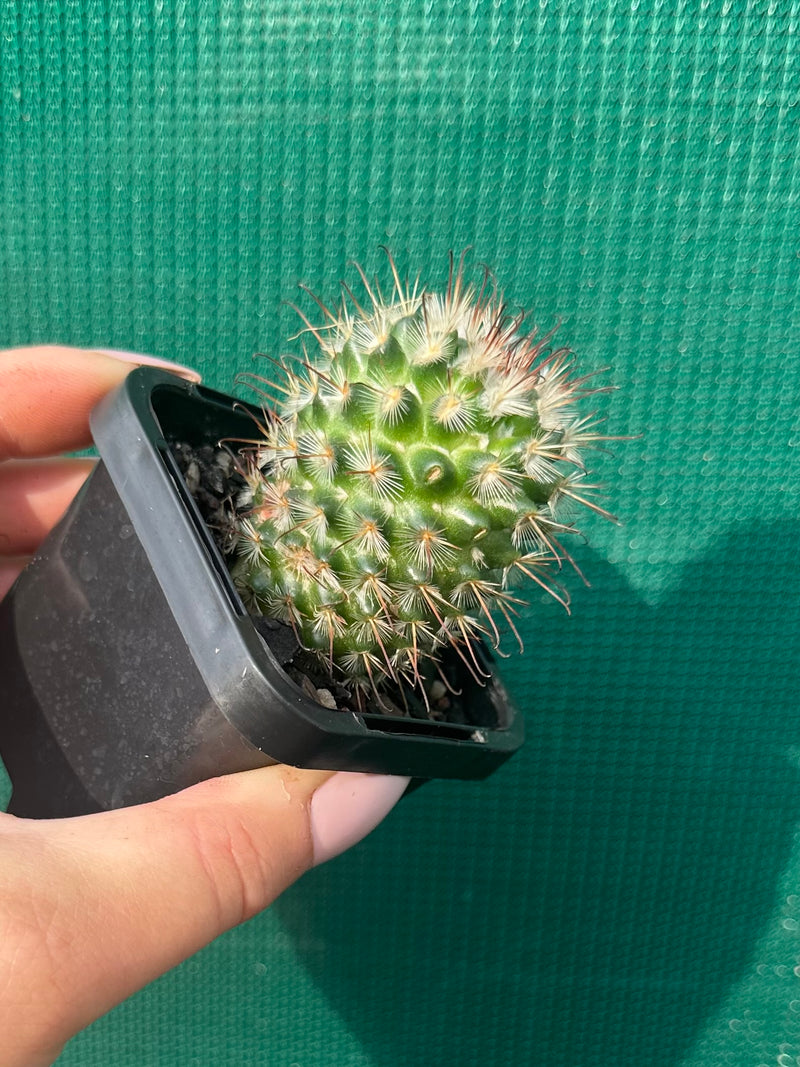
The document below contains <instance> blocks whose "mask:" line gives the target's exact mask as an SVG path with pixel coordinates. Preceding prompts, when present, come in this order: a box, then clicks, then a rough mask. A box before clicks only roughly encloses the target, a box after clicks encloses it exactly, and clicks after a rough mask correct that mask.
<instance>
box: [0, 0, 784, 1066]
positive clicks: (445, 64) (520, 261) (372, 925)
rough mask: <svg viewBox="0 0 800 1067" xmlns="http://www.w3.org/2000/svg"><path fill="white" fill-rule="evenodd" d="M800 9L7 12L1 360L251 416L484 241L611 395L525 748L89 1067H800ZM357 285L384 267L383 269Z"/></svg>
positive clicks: (433, 788)
mask: <svg viewBox="0 0 800 1067" xmlns="http://www.w3.org/2000/svg"><path fill="white" fill-rule="evenodd" d="M799 18H800V8H799V6H798V4H797V3H788V2H786V0H773V2H772V3H771V4H769V5H767V4H766V3H755V2H748V3H745V2H744V0H727V2H724V3H720V2H718V0H703V2H685V3H682V2H674V3H667V2H661V3H658V2H653V3H644V2H643V3H639V2H637V0H632V2H631V3H628V4H621V3H591V2H588V0H587V2H584V3H581V2H577V0H576V2H573V3H563V4H554V3H548V2H547V0H542V2H541V3H533V2H527V3H526V2H517V3H513V2H505V0H495V2H493V3H489V2H484V0H465V2H464V3H459V4H454V3H452V2H450V0H442V2H441V3H439V4H435V5H434V4H432V3H428V2H425V3H422V2H421V0H395V2H394V3H393V5H392V6H391V8H390V7H388V6H387V7H383V6H382V5H381V4H379V3H375V2H374V0H370V2H366V0H303V2H299V0H219V2H210V0H194V2H191V3H189V2H182V0H181V2H179V0H175V2H170V0H166V2H163V3H162V2H157V3H156V2H152V3H145V2H141V3H139V2H135V0H39V2H33V0H4V3H3V4H2V6H0V109H1V111H0V115H1V116H2V142H1V144H0V197H1V198H2V210H0V293H2V298H1V300H0V343H2V344H6V345H10V344H15V343H24V342H34V341H45V340H61V341H65V342H72V343H75V344H81V345H101V344H102V345H104V346H115V347H119V348H130V349H134V350H138V351H143V352H154V353H158V354H160V355H162V356H166V357H172V358H174V359H178V360H181V361H186V362H189V363H192V364H194V365H196V366H197V367H198V368H200V369H201V370H202V371H203V373H204V375H205V377H206V380H207V381H208V382H209V383H211V384H212V385H217V386H220V387H227V386H229V385H230V384H231V381H232V378H233V375H234V373H235V371H236V370H237V369H241V368H243V367H249V366H250V363H249V360H250V357H251V353H252V352H253V351H255V350H257V349H261V350H266V351H270V352H275V351H277V350H279V349H280V348H281V345H282V340H281V339H283V338H286V337H287V336H288V335H289V334H290V333H291V332H293V330H294V328H295V324H296V319H295V317H294V313H293V312H292V311H291V310H290V309H289V308H287V307H286V306H283V305H282V304H281V301H284V300H287V299H290V300H291V299H295V295H296V289H295V286H296V283H297V282H298V281H299V280H303V281H305V282H307V283H308V284H309V285H311V286H312V287H313V288H314V289H315V290H317V291H319V292H320V293H323V294H331V295H333V294H334V293H335V291H336V284H337V282H338V280H339V278H341V277H342V276H347V271H348V268H347V263H348V261H350V260H352V259H358V260H360V261H361V262H363V263H364V264H365V265H366V266H367V268H368V269H370V270H371V271H372V270H374V269H378V268H379V267H380V265H381V262H382V257H381V254H380V253H379V251H378V246H379V245H380V244H384V243H386V244H388V245H390V247H391V248H392V249H393V251H394V253H395V255H396V257H397V259H398V261H399V262H400V264H401V266H403V267H407V268H409V269H410V270H411V272H412V273H414V272H415V270H416V269H417V268H420V269H421V270H422V272H423V276H424V277H425V278H427V279H433V280H436V279H437V278H444V276H445V271H446V253H447V251H448V250H449V249H451V248H452V249H456V250H459V249H461V248H462V247H463V246H465V245H471V246H473V248H474V250H475V252H474V254H475V258H476V259H477V260H479V261H485V262H487V263H489V264H490V265H491V266H492V267H493V268H495V270H496V271H497V273H498V275H499V276H500V278H501V279H502V281H503V283H504V285H505V288H506V291H507V292H508V293H509V294H510V295H512V296H513V298H514V299H515V300H518V301H519V302H522V303H526V304H527V305H530V306H531V307H532V308H533V309H534V318H536V319H538V321H540V322H541V324H542V325H543V326H545V327H547V326H550V325H552V324H553V322H554V321H555V320H556V319H561V320H562V322H563V325H562V328H561V337H562V339H563V340H564V341H565V342H568V343H569V344H570V345H571V346H572V347H573V348H574V349H575V350H576V351H577V352H578V353H579V354H580V355H581V357H582V361H583V365H584V366H585V367H586V368H587V369H595V368H600V367H603V366H607V365H608V366H610V367H611V371H610V373H609V375H608V377H607V380H609V381H613V382H615V383H616V384H617V385H618V386H619V387H620V389H619V391H618V392H617V393H616V394H614V395H613V396H611V397H608V398H604V399H603V408H604V410H605V411H606V412H607V413H608V414H609V416H610V426H611V428H612V429H613V431H614V432H618V433H642V434H643V435H644V436H643V438H642V439H641V440H639V441H635V442H632V443H627V444H623V445H619V446H618V447H616V448H615V456H602V457H600V459H599V469H600V474H601V475H602V477H603V479H604V480H605V481H606V482H608V483H609V484H610V485H611V486H612V490H613V508H614V510H615V511H616V512H617V513H619V514H620V515H621V516H622V517H623V518H624V519H625V525H624V527H622V528H619V529H617V528H614V527H612V526H610V525H606V524H604V523H603V522H602V520H600V519H599V518H598V519H593V518H590V519H589V520H588V522H587V523H586V526H587V529H588V533H589V537H590V545H591V547H585V548H584V547H581V548H579V549H578V555H579V559H580V562H581V565H582V566H583V568H584V569H585V571H586V572H587V574H588V575H589V576H590V578H591V580H592V585H593V587H592V589H591V590H583V589H582V588H580V586H579V584H578V583H573V587H574V593H575V597H574V614H573V617H572V618H571V619H566V618H564V617H563V616H562V615H561V614H559V610H557V606H556V605H554V604H553V603H539V602H538V601H536V598H534V600H535V602H534V603H533V605H532V607H531V610H530V611H529V612H528V614H527V616H526V619H525V623H524V626H523V631H524V636H525V639H526V647H527V651H526V653H525V655H524V657H522V658H519V659H517V660H510V661H508V663H507V664H504V672H505V676H506V678H507V680H508V683H509V685H510V687H511V688H512V690H513V691H514V693H515V694H516V697H517V699H518V700H519V702H520V703H521V705H522V706H523V707H524V709H525V712H526V717H527V721H528V732H529V741H528V743H527V746H526V748H525V749H524V750H523V752H522V753H521V754H520V755H519V756H518V757H517V758H515V759H514V760H513V761H512V762H511V764H510V765H508V766H507V768H505V769H504V770H502V771H501V772H500V773H498V774H497V775H496V776H495V777H494V778H493V779H492V780H490V781H489V782H487V783H484V784H479V785H478V784H463V785H462V784H440V783H435V784H432V785H429V786H427V787H425V788H424V789H423V790H421V791H420V792H418V793H417V794H415V795H414V796H413V797H411V798H409V799H408V800H407V801H405V802H403V804H402V805H401V807H400V810H398V811H397V812H396V813H395V814H394V815H393V817H392V818H391V819H390V820H389V822H388V823H386V824H385V825H384V826H383V827H382V828H381V829H380V830H379V831H378V832H376V834H375V835H374V836H373V837H372V838H371V839H370V840H369V841H367V842H366V843H364V844H363V845H362V846H360V847H359V848H358V849H357V850H355V851H354V852H353V853H351V854H349V855H347V856H346V857H343V858H341V859H340V860H338V861H336V862H334V863H333V864H331V865H330V866H329V867H326V868H323V869H321V870H318V871H316V872H314V873H313V874H312V875H310V876H308V877H306V878H305V879H304V880H303V881H302V882H301V884H299V885H298V886H297V887H295V888H294V889H293V890H292V891H290V892H289V893H288V894H287V895H286V896H285V897H284V898H283V899H282V900H281V901H280V902H279V904H278V905H277V906H276V907H275V908H274V909H273V910H272V911H271V912H270V913H268V914H266V915H264V916H262V917H260V918H258V919H256V920H255V921H253V922H251V923H249V924H248V925H247V926H245V927H244V928H242V929H239V930H236V931H234V932H232V933H230V934H228V935H227V936H225V937H223V938H221V939H220V940H219V941H217V942H216V943H215V944H213V945H212V946H211V947H210V948H208V949H207V950H206V951H204V952H202V953H200V954H199V955H198V956H197V957H195V958H194V959H193V960H191V961H190V962H188V963H186V964H185V965H184V966H182V967H180V968H179V969H178V970H176V971H174V972H172V973H171V974H169V975H167V976H166V977H165V978H163V979H162V980H160V981H158V982H156V983H155V984H153V985H152V986H151V987H149V988H148V989H146V990H145V991H144V992H142V993H141V994H140V995H138V996H137V997H135V998H134V999H133V1000H131V1001H130V1002H128V1003H126V1004H125V1005H123V1006H122V1007H120V1008H119V1009H118V1010H116V1011H114V1012H113V1013H112V1014H111V1015H110V1016H108V1017H106V1018H105V1019H103V1020H101V1021H100V1022H99V1023H97V1024H96V1025H95V1026H93V1027H92V1028H91V1029H90V1030H89V1031H87V1032H86V1033H84V1034H83V1035H81V1036H80V1037H79V1038H78V1039H77V1040H76V1041H75V1042H74V1043H73V1044H72V1045H71V1046H70V1048H69V1050H68V1051H67V1052H66V1053H65V1054H64V1056H63V1057H62V1059H61V1060H60V1061H59V1063H60V1064H63V1065H64V1067H72V1065H74V1067H78V1065H80V1067H101V1065H102V1067H108V1065H112V1067H117V1065H119V1067H123V1065H130V1067H151V1065H152V1067H156V1065H164V1067H188V1065H190V1064H193V1065H213V1067H216V1065H230V1067H239V1065H245V1064H254V1065H255V1064H259V1065H268V1067H273V1065H274V1067H327V1065H334V1067H388V1065H392V1067H426V1065H428V1064H434V1063H448V1064H450V1063H452V1064H455V1065H458V1067H473V1065H474V1067H487V1065H501V1064H502V1065H505V1064H511V1063H513V1064H546V1065H550V1064H562V1063H563V1064H571V1065H576V1067H584V1065H586V1067H589V1065H600V1067H606V1065H612V1064H613V1065H615V1067H628V1065H630V1067H634V1065H636V1067H639V1065H642V1064H647V1065H648V1067H716V1065H736V1067H740V1065H741V1067H750V1065H752V1067H757V1065H762V1064H766V1065H770V1067H772V1065H775V1064H777V1065H779V1067H784V1065H788V1064H797V1063H800V977H799V976H800V838H799V837H798V830H799V829H800V722H798V714H797V711H798V708H797V705H798V699H797V698H798V683H797V663H798V653H799V652H800V596H799V595H798V594H800V574H799V573H798V566H797V558H798V533H799V532H800V524H799V523H800V469H799V463H798V457H799V456H800V426H798V417H799V416H798V406H799V405H798V399H799V398H800V301H798V281H799V280H800V230H799V228H798V223H799V222H800V215H799V214H798V207H799V206H800V205H799V200H800V197H799V196H798V193H799V192H800V176H799V175H800V169H799V168H798V136H799V126H798V120H799V119H800V65H799V64H798V48H799V47H800V46H799V45H798V38H797V36H796V34H797V29H798V25H797V24H798V19H799ZM350 276H352V274H351V275H350Z"/></svg>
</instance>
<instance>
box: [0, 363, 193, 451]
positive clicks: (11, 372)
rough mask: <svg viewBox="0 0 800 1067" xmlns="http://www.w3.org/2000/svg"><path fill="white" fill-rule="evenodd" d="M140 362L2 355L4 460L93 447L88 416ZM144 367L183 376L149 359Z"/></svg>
mask: <svg viewBox="0 0 800 1067" xmlns="http://www.w3.org/2000/svg"><path fill="white" fill-rule="evenodd" d="M137 362H139V360H137V357H136V356H134V355H131V356H128V355H127V354H126V355H125V359H124V360H123V358H121V357H119V356H118V357H112V356H109V355H106V354H105V353H102V352H93V351H89V350H87V349H82V348H68V347H66V346H64V345H39V346H36V347H32V348H12V349H8V350H6V351H5V352H0V460H3V459H9V458H21V457H28V456H49V455H53V454H55V453H58V452H68V451H74V450H75V449H79V448H85V447H86V446H87V445H89V444H91V435H90V433H89V414H90V412H91V411H92V409H93V408H94V407H95V405H96V404H97V403H98V402H99V401H100V400H101V399H102V397H103V396H105V394H106V393H108V392H109V391H110V390H111V389H114V388H115V387H116V386H118V385H120V384H121V382H122V381H123V380H124V379H125V377H126V376H127V375H128V374H129V373H130V371H131V369H132V368H133V366H135V365H136V363H137ZM141 362H142V363H154V362H156V363H157V364H158V365H159V366H164V367H167V368H168V369H169V368H170V367H171V368H172V369H173V370H176V371H178V372H180V371H181V370H182V368H177V367H174V366H173V365H172V364H169V363H166V362H164V361H160V360H159V361H155V360H153V359H152V358H148V357H146V356H143V357H141ZM183 370H184V373H185V374H186V375H187V376H188V375H193V372H191V371H186V370H185V369H183ZM193 376H194V377H198V376H197V375H193Z"/></svg>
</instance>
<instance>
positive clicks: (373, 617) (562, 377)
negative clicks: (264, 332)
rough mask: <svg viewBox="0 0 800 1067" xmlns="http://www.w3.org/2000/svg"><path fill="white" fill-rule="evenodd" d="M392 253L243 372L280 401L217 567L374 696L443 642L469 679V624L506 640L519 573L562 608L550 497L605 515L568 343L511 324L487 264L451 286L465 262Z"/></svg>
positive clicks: (589, 418)
mask: <svg viewBox="0 0 800 1067" xmlns="http://www.w3.org/2000/svg"><path fill="white" fill-rule="evenodd" d="M389 262H390V265H391V269H392V275H393V279H394V291H393V293H392V296H391V298H390V299H388V300H387V299H384V297H383V295H382V294H381V291H380V289H379V287H378V285H377V283H370V282H369V281H368V279H367V278H366V276H365V275H364V273H363V271H361V270H360V269H359V273H360V275H361V279H362V281H363V283H364V287H365V289H366V293H367V298H368V300H367V301H365V303H367V306H366V307H362V306H361V304H359V302H358V301H357V299H356V298H355V297H354V296H353V294H352V292H351V291H350V289H348V288H346V287H343V288H344V292H345V298H344V300H343V302H342V305H341V307H340V308H339V310H338V311H336V312H334V311H331V310H330V309H329V308H327V307H326V306H325V305H323V304H322V303H321V302H320V301H318V300H317V303H318V304H319V307H320V308H321V311H322V315H323V317H324V321H323V322H322V324H321V325H318V326H315V325H312V323H311V322H310V321H309V320H308V319H306V318H305V316H303V318H304V321H305V324H306V326H307V327H308V330H307V331H303V332H304V333H305V332H308V333H310V334H311V335H313V337H314V338H315V340H316V342H317V343H318V347H319V351H318V352H317V353H316V355H315V357H314V358H313V359H311V358H309V356H308V354H307V353H305V350H304V356H303V358H302V359H299V360H298V361H297V364H296V366H295V367H292V368H291V369H290V367H289V366H288V364H287V363H286V362H283V361H282V362H281V363H280V370H281V376H280V380H279V381H278V382H277V383H275V382H272V383H269V382H268V381H267V380H266V379H261V378H259V379H257V381H258V383H259V386H260V388H261V390H262V395H267V391H268V390H270V389H277V390H279V391H280V393H281V399H280V402H279V403H278V404H275V405H274V408H275V409H274V410H272V408H271V407H270V408H269V409H268V408H266V407H265V415H264V422H263V425H262V426H261V428H260V429H261V432H262V433H263V440H262V441H260V442H259V444H258V446H257V447H255V448H254V449H253V450H252V451H251V452H250V453H249V456H248V462H247V465H246V469H245V470H244V472H243V473H244V477H245V480H246V483H247V489H246V491H245V495H244V498H243V499H242V500H240V501H239V509H238V519H237V531H236V553H237V557H238V558H237V560H236V563H235V565H234V568H233V574H234V578H235V580H236V583H237V585H238V587H239V589H240V590H241V592H242V594H243V597H244V599H245V601H246V603H247V605H248V607H249V608H250V609H251V610H253V611H256V612H259V613H262V614H265V615H268V616H271V617H273V618H276V619H279V620H282V621H283V622H285V623H288V624H289V625H290V626H291V627H293V628H294V630H295V633H296V635H297V638H298V640H299V642H300V643H301V644H302V645H303V646H304V647H305V648H306V649H308V650H311V651H313V652H315V653H316V654H317V655H318V656H319V657H320V659H321V660H322V661H323V662H324V663H326V664H327V666H328V667H329V669H330V670H331V671H332V672H336V673H339V674H340V676H341V675H344V677H345V680H349V681H351V682H353V683H355V685H356V686H358V687H361V688H362V689H371V690H372V691H373V692H375V693H376V695H377V696H378V700H380V695H379V690H380V686H381V684H382V683H383V682H385V681H386V680H387V679H391V680H392V681H394V682H400V681H405V682H408V683H411V684H420V681H421V674H420V668H421V664H422V663H423V662H426V661H432V662H434V663H435V662H436V659H437V653H438V652H439V651H440V650H441V649H442V648H443V647H444V646H446V645H450V646H453V647H454V648H455V649H456V650H457V651H458V654H459V655H460V656H461V658H462V660H463V661H464V663H465V664H466V666H467V668H468V669H469V670H470V671H471V672H472V673H473V674H475V675H476V676H479V675H480V674H481V673H482V668H481V667H480V665H479V663H478V660H477V659H476V657H475V655H474V651H473V647H472V645H473V639H475V638H477V637H478V636H482V637H484V638H487V639H488V640H489V641H490V642H491V643H492V644H493V645H494V646H495V647H496V646H497V645H498V643H499V640H500V627H501V626H504V627H507V628H510V630H511V631H512V632H513V633H514V634H515V635H517V631H516V629H515V627H514V623H513V616H514V614H516V607H517V606H518V605H519V604H521V603H522V601H520V600H519V599H518V598H517V596H516V595H515V594H514V593H513V592H512V589H513V588H514V587H515V586H516V585H518V584H519V580H524V579H527V580H529V581H532V582H534V583H536V584H538V585H539V586H541V587H542V588H544V589H546V590H547V592H548V593H551V594H552V595H553V596H554V597H555V598H556V599H557V600H559V601H560V602H561V603H562V604H564V606H565V607H567V605H568V596H567V593H566V591H565V589H564V588H563V587H562V586H561V584H560V583H559V582H558V581H557V580H556V578H555V572H557V571H558V570H559V569H560V567H561V566H562V564H563V562H565V561H567V562H570V563H572V562H573V561H572V559H571V556H570V554H569V552H568V551H567V550H566V549H565V548H564V546H563V544H562V537H563V535H564V534H566V533H568V532H571V531H572V530H573V526H572V524H571V523H570V522H569V521H568V519H566V518H565V517H564V516H563V515H562V506H563V505H565V504H566V505H570V504H575V503H578V504H583V505H585V506H587V507H589V508H592V509H593V510H594V511H597V512H600V513H601V514H603V515H606V516H607V517H609V518H610V517H611V516H608V513H607V512H606V511H605V510H604V509H603V508H602V507H601V506H600V505H599V504H598V503H597V499H596V496H597V492H598V488H599V487H598V486H597V485H595V484H593V483H591V482H590V481H588V480H587V472H586V469H585V466H584V460H583V453H584V451H585V449H587V448H591V447H594V446H596V445H597V444H598V442H600V441H603V440H607V439H608V438H607V437H606V436H605V435H604V434H602V433H601V432H599V426H600V422H601V420H599V419H598V418H597V417H596V416H595V414H594V413H592V414H586V415H581V414H580V413H579V412H578V410H577V405H578V402H579V401H580V400H581V398H583V397H585V396H586V395H588V394H590V393H592V392H596V391H597V390H596V389H594V388H592V387H590V385H589V384H588V381H589V379H588V378H587V377H582V378H581V377H574V376H573V373H572V370H573V359H572V355H571V353H570V352H569V351H568V350H567V349H566V348H554V347H553V346H552V344H551V341H552V334H548V335H547V336H545V337H541V338H540V337H538V335H537V333H536V330H535V329H534V330H533V331H531V332H528V333H527V334H524V333H522V332H520V330H521V326H522V323H523V316H522V315H518V316H516V317H512V316H511V315H510V314H509V312H508V310H507V307H506V305H505V304H504V302H503V298H502V296H501V295H500V294H499V293H498V291H497V289H496V286H495V284H494V282H493V279H492V278H491V276H490V275H489V274H488V273H486V274H485V275H484V276H483V280H482V284H481V285H480V286H473V285H470V284H466V283H465V280H464V258H463V257H462V259H461V263H460V264H459V266H458V268H456V267H455V265H454V263H453V259H452V257H451V260H450V272H449V278H448V283H447V287H446V290H445V291H444V292H443V293H442V294H435V293H430V292H427V291H425V290H423V289H421V288H420V287H419V285H418V283H415V284H413V285H409V284H408V283H403V282H402V281H401V279H400V277H399V275H398V273H397V270H396V268H395V265H394V263H393V262H392V260H391V257H389ZM315 300H316V298H315ZM301 314H302V313H301ZM573 565H574V564H573ZM576 569H577V568H576ZM517 637H518V635H517Z"/></svg>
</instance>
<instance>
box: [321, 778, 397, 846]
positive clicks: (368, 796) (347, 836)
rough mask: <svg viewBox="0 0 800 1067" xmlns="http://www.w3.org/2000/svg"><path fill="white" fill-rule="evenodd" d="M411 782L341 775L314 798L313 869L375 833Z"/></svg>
mask: <svg viewBox="0 0 800 1067" xmlns="http://www.w3.org/2000/svg"><path fill="white" fill-rule="evenodd" d="M408 782H409V779H408V778H402V777H396V776H395V775H388V774H359V773H357V772H355V771H339V773H338V774H334V776H333V777H332V778H329V779H328V781H327V782H325V783H324V784H323V785H321V786H320V787H319V789H318V790H317V791H316V793H315V794H314V796H313V797H312V798H311V810H310V819H311V839H312V842H313V845H314V866H315V867H316V866H318V865H319V864H320V863H325V862H326V861H327V860H330V859H333V857H334V856H338V855H339V853H340V852H344V851H345V850H346V849H348V848H350V847H351V846H352V845H355V844H357V843H358V842H359V841H360V840H361V839H362V838H364V837H366V836H367V834H368V833H369V832H370V831H371V830H374V829H375V827H376V826H377V825H378V823H379V822H381V820H382V819H383V818H384V817H385V816H386V815H388V814H389V812H390V811H391V810H392V808H393V807H394V806H395V804H396V803H397V801H398V800H399V799H400V797H401V796H402V795H403V793H404V792H405V791H406V787H407V786H408Z"/></svg>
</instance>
